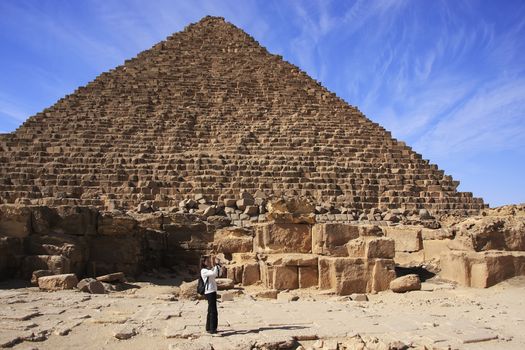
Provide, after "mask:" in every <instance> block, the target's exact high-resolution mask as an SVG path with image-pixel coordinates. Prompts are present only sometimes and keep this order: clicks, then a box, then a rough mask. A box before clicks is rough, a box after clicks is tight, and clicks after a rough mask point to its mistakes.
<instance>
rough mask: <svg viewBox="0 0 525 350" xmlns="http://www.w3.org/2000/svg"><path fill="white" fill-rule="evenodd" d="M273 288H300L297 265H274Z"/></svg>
mask: <svg viewBox="0 0 525 350" xmlns="http://www.w3.org/2000/svg"><path fill="white" fill-rule="evenodd" d="M273 288H274V289H277V290H283V289H297V288H299V275H298V268H297V267H296V266H284V265H274V266H273Z"/></svg>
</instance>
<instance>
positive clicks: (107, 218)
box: [98, 212, 137, 236]
mask: <svg viewBox="0 0 525 350" xmlns="http://www.w3.org/2000/svg"><path fill="white" fill-rule="evenodd" d="M136 227H137V220H136V219H135V218H133V217H131V216H129V215H126V214H113V213H111V212H102V213H100V215H99V216H98V234H100V235H107V236H119V235H131V234H133V233H134V231H135V229H136Z"/></svg>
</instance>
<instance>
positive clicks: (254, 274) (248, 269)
mask: <svg viewBox="0 0 525 350" xmlns="http://www.w3.org/2000/svg"><path fill="white" fill-rule="evenodd" d="M259 280H260V274H259V264H258V263H257V262H253V263H246V264H244V266H243V269H242V285H243V286H249V285H252V284H255V283H257V282H258V281H259Z"/></svg>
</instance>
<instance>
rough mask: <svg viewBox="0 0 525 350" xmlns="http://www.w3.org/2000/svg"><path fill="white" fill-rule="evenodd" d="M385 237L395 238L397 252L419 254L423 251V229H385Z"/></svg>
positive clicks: (387, 227) (406, 227) (402, 227)
mask: <svg viewBox="0 0 525 350" xmlns="http://www.w3.org/2000/svg"><path fill="white" fill-rule="evenodd" d="M383 230H384V232H385V236H387V237H390V238H393V239H394V241H395V245H396V252H417V251H419V250H421V249H423V239H422V237H421V229H420V228H414V227H408V226H396V227H389V226H385V227H384V228H383Z"/></svg>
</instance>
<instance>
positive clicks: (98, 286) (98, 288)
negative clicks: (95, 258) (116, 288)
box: [77, 278, 106, 294]
mask: <svg viewBox="0 0 525 350" xmlns="http://www.w3.org/2000/svg"><path fill="white" fill-rule="evenodd" d="M77 289H78V290H80V291H82V292H87V293H91V294H104V293H106V289H105V288H104V285H103V284H102V282H100V281H97V280H96V279H94V278H84V279H82V280H80V282H78V284H77Z"/></svg>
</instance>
